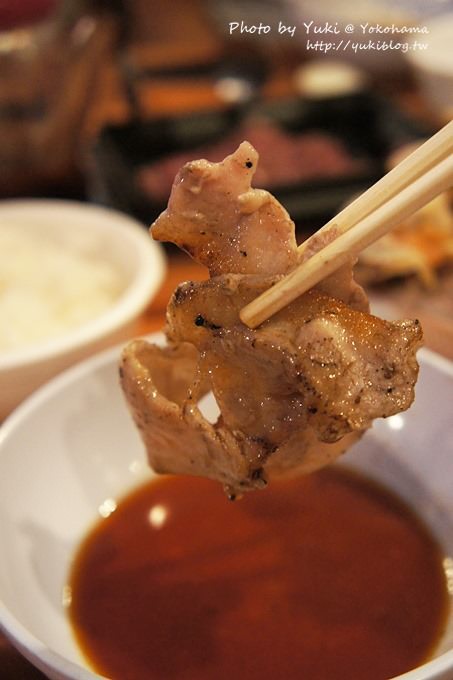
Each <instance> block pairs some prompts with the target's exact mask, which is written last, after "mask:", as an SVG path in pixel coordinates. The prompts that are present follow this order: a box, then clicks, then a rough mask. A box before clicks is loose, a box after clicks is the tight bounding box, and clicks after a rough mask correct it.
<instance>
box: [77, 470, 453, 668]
mask: <svg viewBox="0 0 453 680" xmlns="http://www.w3.org/2000/svg"><path fill="white" fill-rule="evenodd" d="M442 557H443V555H442V552H441V550H440V547H439V546H438V544H437V543H436V541H435V540H434V539H433V537H432V536H431V534H430V533H429V531H428V530H427V529H426V528H425V527H424V525H423V524H422V522H421V521H420V520H419V519H418V518H417V517H416V515H415V514H414V513H413V512H412V510H410V508H408V507H407V506H406V505H405V504H404V503H403V502H402V501H401V500H399V499H398V498H397V497H396V496H394V495H393V494H392V493H390V492H388V491H386V490H385V489H383V488H382V487H380V486H378V485H377V484H375V483H373V482H370V481H368V480H366V479H365V478H364V477H362V476H359V475H358V474H356V473H353V472H350V471H345V470H341V469H339V468H335V467H334V468H330V469H327V470H323V471H321V472H319V473H316V474H313V475H311V476H307V477H304V478H302V479H296V480H290V481H288V480H287V481H284V482H273V483H272V484H271V485H270V487H269V488H268V489H266V490H264V491H260V492H255V493H251V494H249V495H247V496H246V497H245V498H243V499H242V500H240V501H236V502H234V503H233V502H229V501H228V500H227V499H226V497H225V495H224V494H223V492H222V490H221V488H220V486H219V485H218V484H216V483H214V482H209V481H206V480H202V479H195V478H179V477H176V478H168V477H165V478H160V479H157V480H153V481H152V482H150V483H149V484H147V485H145V486H144V487H142V488H139V489H138V490H136V491H134V492H133V493H132V494H131V495H130V496H128V497H126V498H125V499H123V500H122V501H120V503H119V504H118V508H117V509H116V510H115V511H114V512H113V513H112V514H111V515H110V516H109V517H108V518H106V519H104V520H102V521H101V522H100V523H99V524H98V525H97V526H96V527H95V528H94V530H93V531H92V532H91V533H90V534H89V535H88V537H87V538H86V540H85V541H84V543H83V544H82V546H81V548H80V550H79V552H78V553H77V555H76V558H75V562H74V565H73V569H72V572H71V575H70V581H69V585H70V587H71V589H72V601H71V605H70V607H69V616H70V620H71V622H72V625H73V627H74V630H75V633H76V636H77V639H78V642H79V644H80V646H81V648H82V650H83V652H84V653H85V655H86V656H87V658H88V659H89V661H90V663H91V664H92V666H93V668H94V669H95V670H96V671H97V672H99V673H102V674H104V675H107V676H108V677H111V678H114V679H116V680H145V679H146V680H164V679H165V680H172V679H178V680H233V679H234V680H245V679H246V680H255V679H258V678H259V680H267V679H272V680H295V679H297V680H299V679H304V680H362V679H363V680H384V679H387V678H390V677H393V676H395V675H398V674H400V673H403V672H404V671H407V670H409V669H411V668H414V667H415V666H417V665H419V664H420V663H422V662H423V661H425V660H427V658H428V657H429V655H430V653H431V652H432V651H433V648H434V646H435V644H436V642H437V641H438V640H439V638H440V636H441V634H442V630H443V627H444V625H445V623H446V617H447V610H448V595H447V587H446V579H445V574H444V571H443V569H442Z"/></svg>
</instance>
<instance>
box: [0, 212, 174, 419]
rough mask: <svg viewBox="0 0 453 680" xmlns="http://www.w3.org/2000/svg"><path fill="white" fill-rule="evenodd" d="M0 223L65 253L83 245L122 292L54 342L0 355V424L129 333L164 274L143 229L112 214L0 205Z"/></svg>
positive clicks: (160, 254)
mask: <svg viewBox="0 0 453 680" xmlns="http://www.w3.org/2000/svg"><path fill="white" fill-rule="evenodd" d="M2 223H4V224H7V225H14V226H16V225H17V229H19V230H20V229H21V228H24V225H26V226H27V227H30V225H31V226H32V227H33V228H35V227H36V228H37V229H39V230H40V231H41V230H43V231H44V233H45V234H46V235H47V234H48V235H49V236H51V237H52V238H53V239H55V240H57V241H58V242H59V243H60V244H63V245H64V247H65V248H66V247H67V248H68V249H69V250H74V249H75V250H77V249H78V248H81V247H87V245H86V244H87V240H88V242H89V244H90V249H91V251H93V254H94V255H95V256H96V257H97V256H98V255H99V258H100V259H102V260H104V261H105V262H107V263H109V264H110V263H111V264H112V265H113V266H114V268H115V271H116V272H118V273H119V275H120V278H121V286H122V292H121V293H120V295H119V297H118V298H117V299H116V300H115V302H113V303H112V305H111V306H110V307H108V308H107V309H106V310H105V311H104V312H102V313H100V314H99V315H97V316H96V317H94V318H93V319H92V320H89V321H86V322H84V323H83V324H82V325H80V326H78V327H75V328H74V329H73V330H68V331H67V332H65V333H64V334H62V335H60V336H59V337H55V338H49V339H48V340H42V341H40V342H39V343H35V344H31V345H27V346H25V345H24V346H23V347H22V348H17V349H13V350H8V351H3V352H2V351H0V386H1V388H0V421H1V420H2V419H3V418H4V417H5V416H6V415H7V414H8V413H10V412H11V411H12V409H13V408H14V407H15V406H16V405H17V404H19V403H20V402H21V401H22V399H24V397H26V396H27V395H28V394H30V393H31V392H32V391H33V390H35V389H36V388H37V387H38V386H39V385H41V384H42V383H44V382H45V381H46V380H48V379H49V378H51V377H53V376H54V375H56V374H57V373H58V372H59V371H61V370H62V369H64V368H66V367H68V366H70V365H71V364H73V363H75V362H77V361H79V360H81V359H83V358H85V357H87V356H89V355H91V354H93V353H94V352H96V351H98V350H100V349H103V348H105V347H107V346H111V345H113V344H116V343H118V342H120V341H121V340H124V339H125V338H127V337H128V336H129V335H130V334H131V333H133V324H134V322H135V321H136V319H137V317H138V316H139V314H140V313H141V312H142V311H143V309H144V308H145V307H146V306H147V305H148V304H149V302H150V301H151V299H152V297H153V295H154V294H155V293H156V291H157V289H158V287H159V285H160V283H161V281H162V278H163V274H164V271H165V258H164V255H163V249H162V247H161V246H160V245H159V244H157V243H155V242H154V241H152V239H151V238H150V236H149V234H148V232H147V230H146V228H145V227H144V226H143V225H141V224H139V223H138V222H136V221H135V220H133V219H132V218H130V217H128V216H127V215H124V214H122V213H119V212H116V211H113V210H109V209H106V208H102V207H99V206H94V205H90V204H85V203H77V202H72V201H59V200H21V201H3V202H1V203H0V228H1V225H2ZM91 251H90V252H91ZM0 266H1V265H0ZM0 322H1V320H0Z"/></svg>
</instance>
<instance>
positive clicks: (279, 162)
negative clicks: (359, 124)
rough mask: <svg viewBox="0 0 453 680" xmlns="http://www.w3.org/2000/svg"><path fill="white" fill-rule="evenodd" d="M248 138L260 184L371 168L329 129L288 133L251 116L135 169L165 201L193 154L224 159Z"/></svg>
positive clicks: (146, 189)
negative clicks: (218, 135)
mask: <svg viewBox="0 0 453 680" xmlns="http://www.w3.org/2000/svg"><path fill="white" fill-rule="evenodd" d="M244 140H247V141H248V142H250V143H251V144H252V146H254V147H255V148H256V149H259V152H260V162H259V165H258V168H257V171H256V173H255V175H254V184H255V186H259V187H262V188H269V187H274V186H282V185H289V184H296V183H298V182H307V181H310V180H315V179H319V178H323V177H324V178H331V177H341V176H344V175H352V174H354V173H360V172H362V171H364V170H367V169H368V166H367V161H366V159H362V158H357V157H353V155H352V154H351V153H350V152H349V151H348V150H347V149H346V147H345V145H344V144H343V143H342V142H341V140H339V139H338V138H335V137H333V136H332V135H329V134H326V133H325V132H320V131H316V130H314V131H311V132H303V133H290V132H287V131H285V130H284V129H282V128H281V127H279V126H278V125H277V124H275V123H273V122H271V121H268V120H265V119H261V120H260V119H255V120H254V119H248V120H245V121H244V122H243V123H242V124H241V125H240V126H239V127H238V128H236V129H235V130H232V131H231V132H230V133H229V134H228V135H226V136H225V137H224V138H223V139H221V140H219V141H218V142H215V143H213V144H207V145H205V146H200V147H197V148H195V149H190V150H188V151H185V152H176V153H172V154H169V155H168V156H166V157H164V158H162V159H160V160H157V161H155V162H153V163H150V164H146V165H143V166H142V167H141V168H139V170H138V173H137V182H138V184H139V186H140V189H141V190H142V191H143V192H144V193H145V194H146V195H147V196H149V197H150V198H151V199H152V200H153V201H159V202H160V201H166V200H167V198H168V196H169V194H170V190H171V186H172V184H173V180H174V178H175V175H176V174H177V172H178V170H179V169H180V168H181V167H182V166H183V165H184V164H185V163H187V162H189V161H190V160H192V159H193V158H194V157H196V158H206V159H207V160H209V161H212V162H220V161H221V160H223V159H224V158H225V156H227V155H229V154H231V153H233V151H234V150H235V149H236V148H237V147H238V146H239V144H240V143H241V142H242V141H244Z"/></svg>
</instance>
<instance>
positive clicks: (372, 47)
mask: <svg viewBox="0 0 453 680" xmlns="http://www.w3.org/2000/svg"><path fill="white" fill-rule="evenodd" d="M303 29H304V32H305V35H306V36H309V37H307V40H306V43H305V47H306V49H307V50H314V51H318V52H324V53H326V52H340V51H341V52H347V51H351V52H355V53H357V52H359V51H370V52H371V51H376V52H387V51H399V52H404V53H405V52H409V51H416V50H420V51H422V50H426V49H428V47H429V43H428V41H427V40H426V39H425V40H424V39H423V38H422V37H421V36H427V35H428V34H429V30H428V28H427V26H402V25H396V24H393V23H392V24H390V25H384V24H379V23H373V24H372V23H370V22H363V23H359V24H358V25H355V24H352V23H348V24H346V25H345V26H339V24H338V22H335V23H329V22H327V21H326V22H324V23H322V24H317V23H315V22H314V21H305V22H304V23H303ZM334 36H338V39H337V40H326V39H325V38H331V37H334ZM409 36H414V37H413V39H412V40H408V39H407V38H408V37H409ZM416 36H417V37H416ZM402 38H406V39H402Z"/></svg>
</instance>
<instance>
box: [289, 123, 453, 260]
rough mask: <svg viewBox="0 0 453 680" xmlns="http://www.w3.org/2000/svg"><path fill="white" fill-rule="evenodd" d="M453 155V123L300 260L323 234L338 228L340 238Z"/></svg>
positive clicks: (336, 221) (339, 218)
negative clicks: (418, 178)
mask: <svg viewBox="0 0 453 680" xmlns="http://www.w3.org/2000/svg"><path fill="white" fill-rule="evenodd" d="M451 153H453V121H450V123H448V124H447V125H445V126H444V127H443V128H442V129H441V130H439V132H436V134H435V135H433V136H432V137H430V138H429V139H428V140H427V141H426V142H424V144H422V145H421V146H419V147H418V148H417V149H415V151H413V152H412V153H411V154H410V155H409V156H407V157H406V158H404V159H403V160H402V161H401V162H400V163H398V165H397V166H396V167H394V168H393V169H392V170H390V171H389V172H388V173H387V174H386V175H384V177H382V178H381V179H380V180H379V181H377V182H376V183H375V184H373V186H371V187H370V188H369V189H367V190H366V191H365V192H364V193H363V194H361V195H360V196H358V197H357V198H356V199H355V201H353V202H352V203H350V204H349V205H347V206H346V207H345V208H344V209H343V210H342V211H341V212H339V213H338V214H337V215H336V216H335V217H334V218H332V219H331V220H330V221H329V222H327V223H326V224H325V225H324V226H323V227H322V228H321V229H319V230H318V231H317V232H316V234H313V236H310V237H309V238H308V239H306V240H305V241H304V242H303V243H301V245H300V246H299V247H298V249H297V252H298V256H299V258H301V257H302V255H303V254H304V253H305V251H306V250H307V247H308V246H309V245H310V244H311V242H312V240H313V239H314V238H315V237H316V238H318V237H319V235H320V234H322V233H323V232H326V231H329V230H330V229H332V228H335V231H336V233H337V234H338V235H339V234H341V233H343V232H344V231H347V230H348V229H350V228H351V227H353V226H354V225H355V224H357V222H359V221H360V220H363V219H364V217H366V216H367V215H369V214H370V213H372V212H373V210H376V208H379V206H381V205H383V204H384V203H385V202H386V201H388V200H389V199H390V198H392V196H395V195H396V194H398V193H399V192H400V191H401V190H402V189H404V188H405V187H407V186H408V185H409V184H410V183H411V182H413V181H414V180H415V179H417V177H420V175H422V174H423V173H424V172H426V171H427V170H429V168H431V167H433V166H434V165H435V164H436V163H438V162H439V161H441V160H442V159H443V158H447V157H448V156H449V155H450V154H451Z"/></svg>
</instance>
